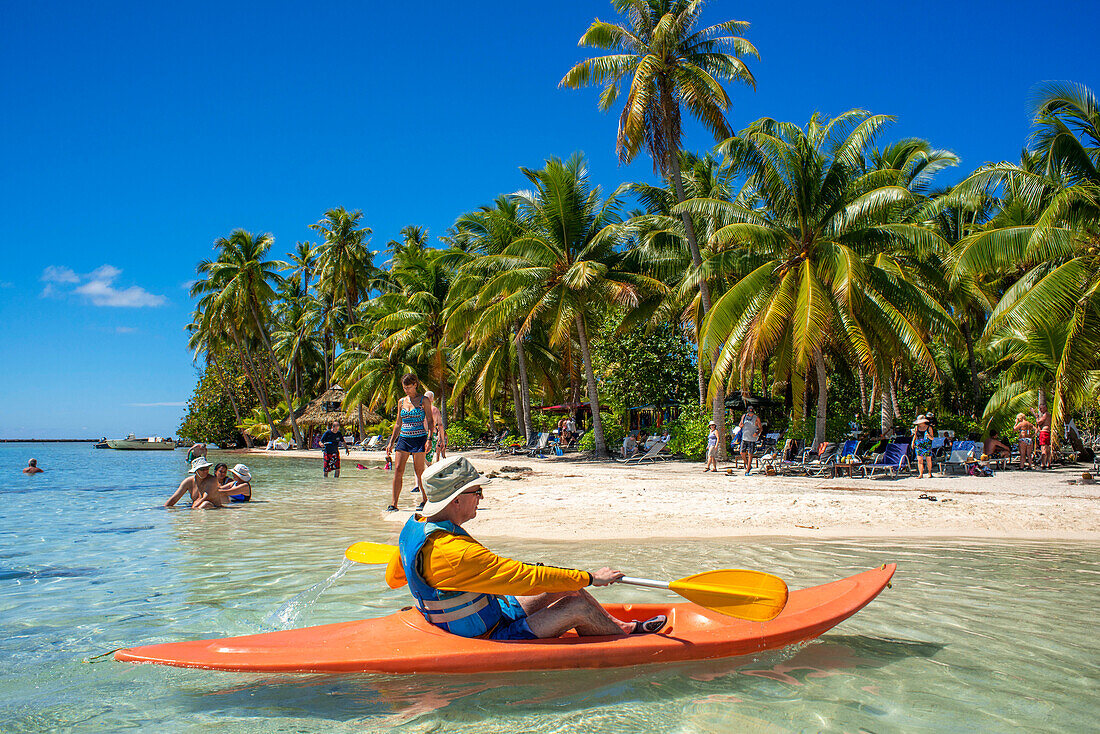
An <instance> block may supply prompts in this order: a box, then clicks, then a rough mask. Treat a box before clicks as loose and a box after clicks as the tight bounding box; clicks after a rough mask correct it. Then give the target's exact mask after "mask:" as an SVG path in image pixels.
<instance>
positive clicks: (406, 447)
mask: <svg viewBox="0 0 1100 734" xmlns="http://www.w3.org/2000/svg"><path fill="white" fill-rule="evenodd" d="M421 400H423V398H421ZM421 405H423V403H421ZM400 418H401V433H400V434H398V436H397V446H395V448H396V449H397V450H398V451H404V452H406V453H409V454H419V453H422V452H423V451H424V448H425V444H426V443H427V442H428V428H427V425H426V424H425V416H424V409H423V407H420V406H416V405H414V406H413V407H412V408H408V409H406V408H402V409H401V416H400Z"/></svg>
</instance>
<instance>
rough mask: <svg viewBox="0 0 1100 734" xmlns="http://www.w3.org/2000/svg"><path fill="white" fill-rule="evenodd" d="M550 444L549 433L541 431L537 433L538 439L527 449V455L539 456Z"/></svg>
mask: <svg viewBox="0 0 1100 734" xmlns="http://www.w3.org/2000/svg"><path fill="white" fill-rule="evenodd" d="M548 445H550V434H549V433H546V432H543V433H540V434H538V439H537V440H536V441H535V445H534V446H532V447H529V448H528V449H527V455H528V456H530V457H532V458H534V457H536V456H539V457H541V456H542V455H543V453H545V451H546V447H547V446H548Z"/></svg>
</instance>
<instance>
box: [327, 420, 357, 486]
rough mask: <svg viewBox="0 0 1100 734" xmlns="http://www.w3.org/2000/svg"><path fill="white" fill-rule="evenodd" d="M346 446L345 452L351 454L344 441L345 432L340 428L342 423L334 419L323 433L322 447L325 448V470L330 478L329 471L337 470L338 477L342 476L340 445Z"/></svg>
mask: <svg viewBox="0 0 1100 734" xmlns="http://www.w3.org/2000/svg"><path fill="white" fill-rule="evenodd" d="M341 446H343V447H344V453H345V454H350V453H351V451H350V450H349V449H348V444H347V442H346V441H344V432H343V431H342V430H340V424H339V423H337V422H336V421H333V422H332V423H331V424H329V427H328V430H327V431H325V432H324V433H322V434H321V448H322V450H323V454H324V458H323V462H324V463H323V469H324V472H325V478H326V479H327V478H328V473H329V472H335V476H336V478H337V479H339V478H340V447H341Z"/></svg>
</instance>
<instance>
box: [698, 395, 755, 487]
mask: <svg viewBox="0 0 1100 734" xmlns="http://www.w3.org/2000/svg"><path fill="white" fill-rule="evenodd" d="M762 435H764V424H763V423H762V422H761V420H760V416H758V415H757V414H756V408H754V407H753V406H751V405H749V406H747V407H746V408H745V413H744V415H742V416H741V420H740V421H738V422H737V426H736V427H734V429H733V432H732V433H731V434H730V443H731V444H732V445H734V446H739V453H740V454H741V461H742V462H743V463H744V465H745V476H746V477H747V476H749V475H750V474H752V455H753V452H755V451H756V444H757V443H759V442H760V437H761V436H762ZM720 440H721V439H720V437H719V434H718V424H717V423H715V422H714V421H711V422H710V426H709V427H708V430H707V465H706V466H705V467H704V468H703V472H704V473H706V472H708V471H718V442H719V441H720Z"/></svg>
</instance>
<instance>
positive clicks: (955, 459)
mask: <svg viewBox="0 0 1100 734" xmlns="http://www.w3.org/2000/svg"><path fill="white" fill-rule="evenodd" d="M980 455H981V454H980V453H977V454H976V447H975V445H974V442H973V441H956V442H955V443H953V444H951V455H950V456H948V457H947V459H946V460H944V461H941V462H940V472H941V473H943V474H954V473H955V470H956V469H958V470H959V471H960V472H965V471H966V460H967V459H974V458H977V456H980Z"/></svg>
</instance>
